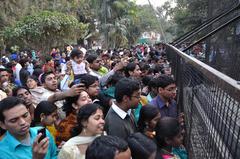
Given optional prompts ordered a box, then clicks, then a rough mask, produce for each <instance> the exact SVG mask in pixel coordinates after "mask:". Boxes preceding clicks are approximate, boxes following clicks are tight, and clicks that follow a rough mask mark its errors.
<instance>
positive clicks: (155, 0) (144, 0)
mask: <svg viewBox="0 0 240 159" xmlns="http://www.w3.org/2000/svg"><path fill="white" fill-rule="evenodd" d="M166 1H168V0H150V2H151V3H152V5H153V6H156V7H159V6H161V5H163V4H164V3H165V2H166ZM136 3H137V4H139V5H143V4H149V3H148V0H136Z"/></svg>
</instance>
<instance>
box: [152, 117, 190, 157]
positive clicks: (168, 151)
mask: <svg viewBox="0 0 240 159" xmlns="http://www.w3.org/2000/svg"><path fill="white" fill-rule="evenodd" d="M155 130H156V136H155V139H156V142H157V147H158V150H157V158H158V159H187V158H188V155H187V152H186V150H185V148H184V146H183V145H182V141H183V136H182V131H181V126H180V124H179V121H178V120H177V119H175V118H171V117H164V118H162V119H161V120H160V121H159V122H158V123H157V126H156V128H155Z"/></svg>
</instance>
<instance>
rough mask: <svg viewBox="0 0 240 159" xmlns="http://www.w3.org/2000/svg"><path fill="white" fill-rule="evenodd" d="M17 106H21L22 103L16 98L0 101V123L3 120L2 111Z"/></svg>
mask: <svg viewBox="0 0 240 159" xmlns="http://www.w3.org/2000/svg"><path fill="white" fill-rule="evenodd" d="M19 104H23V101H22V100H21V99H19V98H17V97H7V98H5V99H3V100H2V101H0V121H2V122H4V119H5V117H4V115H3V112H4V111H6V110H9V109H11V108H13V107H15V106H17V105H19ZM23 105H24V104H23ZM24 106H26V105H24Z"/></svg>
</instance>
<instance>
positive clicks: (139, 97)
mask: <svg viewBox="0 0 240 159" xmlns="http://www.w3.org/2000/svg"><path fill="white" fill-rule="evenodd" d="M131 97H135V98H137V99H141V96H140V95H139V96H131Z"/></svg>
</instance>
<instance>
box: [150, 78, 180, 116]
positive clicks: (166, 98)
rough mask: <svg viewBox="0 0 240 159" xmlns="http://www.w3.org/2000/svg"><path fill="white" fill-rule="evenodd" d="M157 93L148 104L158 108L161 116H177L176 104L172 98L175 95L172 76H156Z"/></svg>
mask: <svg viewBox="0 0 240 159" xmlns="http://www.w3.org/2000/svg"><path fill="white" fill-rule="evenodd" d="M156 85H157V92H158V95H157V96H156V97H155V98H154V99H153V100H152V101H151V102H150V104H152V105H154V106H156V107H158V108H159V111H160V113H161V117H166V116H167V117H173V118H177V116H178V115H177V105H176V101H175V100H174V98H175V97H176V90H177V89H176V84H175V81H174V80H173V78H171V77H169V76H166V75H163V76H160V77H158V78H156Z"/></svg>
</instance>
